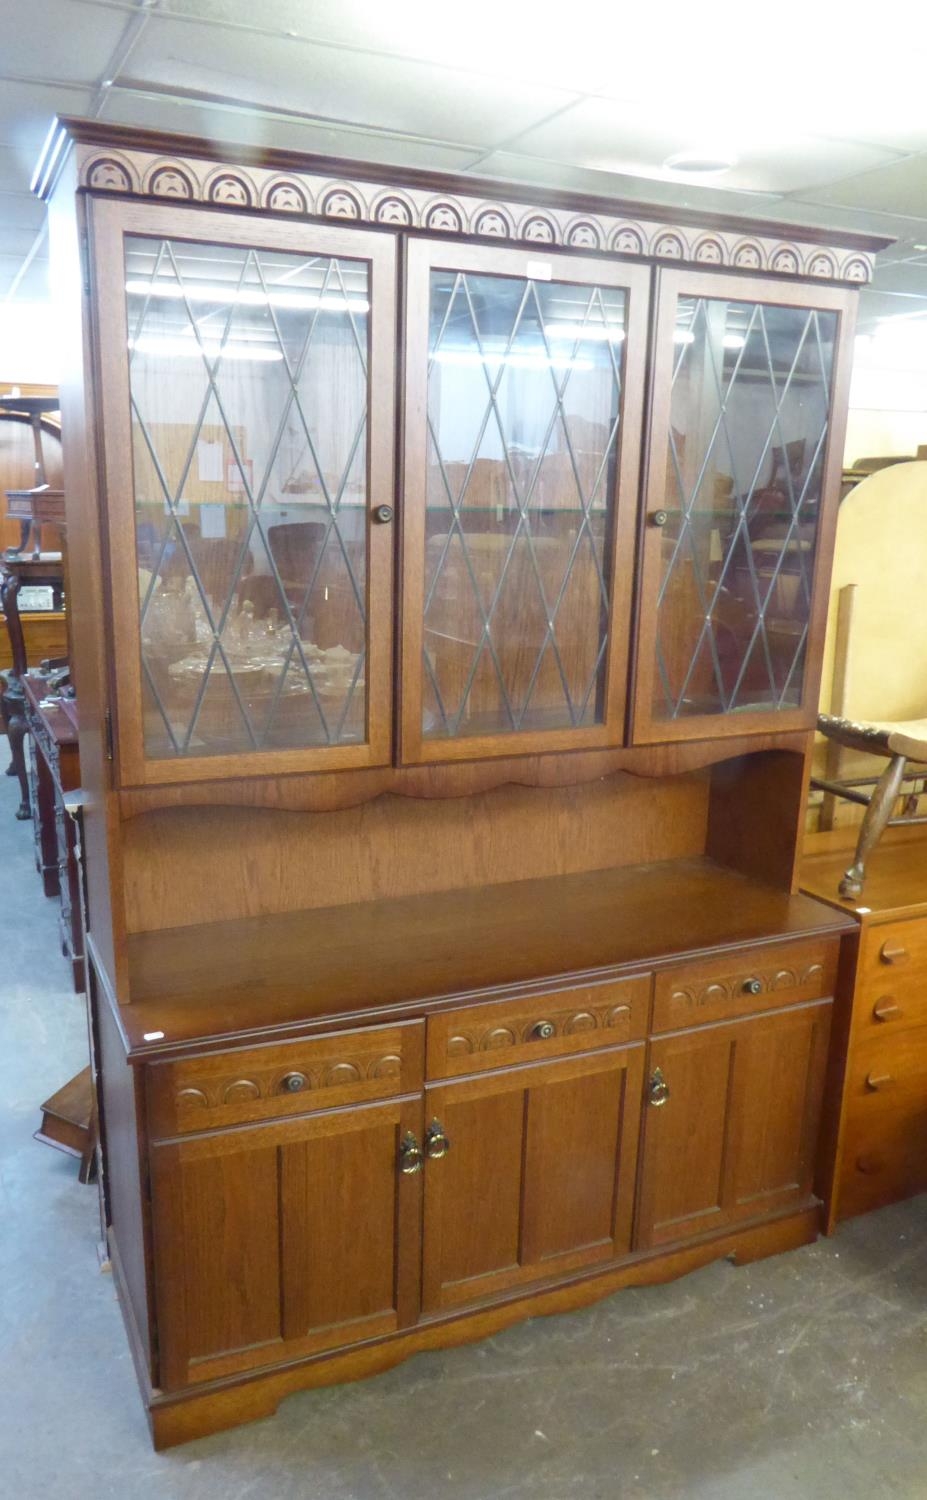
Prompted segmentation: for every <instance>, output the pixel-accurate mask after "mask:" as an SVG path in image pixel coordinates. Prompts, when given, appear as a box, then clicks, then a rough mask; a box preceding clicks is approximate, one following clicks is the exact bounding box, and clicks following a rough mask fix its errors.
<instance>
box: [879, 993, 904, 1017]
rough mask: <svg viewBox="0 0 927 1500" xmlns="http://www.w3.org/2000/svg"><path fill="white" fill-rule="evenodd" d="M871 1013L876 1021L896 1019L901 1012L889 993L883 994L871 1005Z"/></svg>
mask: <svg viewBox="0 0 927 1500" xmlns="http://www.w3.org/2000/svg"><path fill="white" fill-rule="evenodd" d="M872 1014H873V1017H874V1019H875V1020H876V1021H897V1019H898V1017H899V1016H900V1015H901V1014H902V1010H901V1006H900V1005H896V1004H895V1002H894V1000H893V999H892V997H891V995H883V996H882V999H881V1000H877V1001H876V1003H875V1005H874V1006H873V1007H872Z"/></svg>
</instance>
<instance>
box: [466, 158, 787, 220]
mask: <svg viewBox="0 0 927 1500" xmlns="http://www.w3.org/2000/svg"><path fill="white" fill-rule="evenodd" d="M471 170H472V172H473V174H474V175H475V176H477V177H496V178H498V179H499V180H500V181H501V182H521V183H528V184H530V185H531V186H536V187H539V188H561V189H565V190H572V191H573V192H578V193H593V194H596V195H597V196H599V197H602V198H615V199H626V200H630V201H631V202H635V203H650V204H653V205H654V206H661V207H665V208H672V209H677V210H678V211H679V212H680V213H684V212H685V211H686V210H687V209H689V210H696V211H700V212H706V213H707V212H712V211H715V212H719V213H728V214H742V215H743V216H744V217H748V218H749V217H753V218H756V217H757V216H759V217H760V218H762V217H769V218H781V217H782V212H781V209H782V201H783V200H782V199H781V197H779V196H778V195H777V194H766V193H734V192H723V191H722V190H721V189H719V188H710V187H696V186H690V185H689V184H679V183H671V182H661V181H659V180H657V179H656V178H650V177H635V176H633V175H631V174H630V173H623V172H609V171H604V170H598V169H596V168H593V167H577V166H569V165H567V164H566V163H565V162H558V161H544V160H542V159H541V158H540V157H537V156H523V155H521V154H520V153H519V152H517V151H494V152H491V153H489V154H488V155H486V156H484V157H481V158H480V159H479V160H478V161H477V162H476V163H475V165H474V166H473V168H472V169H471Z"/></svg>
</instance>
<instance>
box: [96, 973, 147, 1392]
mask: <svg viewBox="0 0 927 1500" xmlns="http://www.w3.org/2000/svg"><path fill="white" fill-rule="evenodd" d="M90 984H91V988H92V990H93V1001H94V1003H95V1005H96V1014H97V1026H98V1033H99V1070H100V1072H99V1077H98V1079H97V1088H98V1092H99V1096H100V1100H101V1104H102V1109H101V1117H102V1138H103V1162H104V1174H105V1180H106V1201H107V1205H108V1226H107V1227H108V1229H109V1232H110V1235H111V1237H112V1239H113V1240H114V1241H115V1244H116V1249H117V1254H118V1257H119V1265H120V1270H121V1273H122V1278H123V1289H124V1292H125V1294H126V1296H127V1297H128V1299H129V1302H130V1304H131V1312H132V1315H133V1317H134V1320H135V1326H136V1329H137V1331H138V1335H139V1338H140V1340H141V1344H142V1350H143V1354H144V1359H145V1361H146V1363H147V1365H148V1367H149V1372H150V1373H153V1372H151V1363H152V1359H151V1331H150V1317H149V1305H148V1284H149V1282H148V1251H147V1245H148V1226H147V1222H146V1207H145V1204H146V1200H145V1197H144V1192H143V1187H142V1176H141V1168H140V1154H141V1153H140V1143H139V1129H140V1126H141V1128H144V1127H143V1124H142V1111H141V1105H140V1096H139V1094H138V1088H137V1085H138V1079H137V1074H136V1071H135V1069H134V1068H132V1067H130V1066H129V1064H128V1063H127V1062H126V1056H125V1048H124V1046H123V1043H122V1038H121V1036H120V1034H119V1029H118V1027H117V1025H116V1021H115V1019H114V1017H113V1014H112V1012H111V1010H110V1008H109V1003H108V1001H107V999H106V997H105V995H103V994H101V993H100V986H99V985H98V983H97V981H96V978H95V975H94V972H93V968H92V966H91V970H90Z"/></svg>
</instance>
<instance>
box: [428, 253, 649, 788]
mask: <svg viewBox="0 0 927 1500" xmlns="http://www.w3.org/2000/svg"><path fill="white" fill-rule="evenodd" d="M406 248H407V256H406V273H405V283H406V296H405V309H406V311H405V326H404V361H405V371H404V380H403V397H404V399H403V437H402V462H403V491H402V492H403V507H402V509H403V517H402V572H401V577H402V596H401V611H400V620H401V632H402V636H401V646H400V659H401V674H400V681H401V733H400V752H401V753H400V759H401V761H402V763H403V764H404V765H421V764H430V763H434V762H438V761H460V760H483V759H487V758H491V757H495V756H503V755H535V754H540V753H542V752H545V751H555V750H581V749H593V748H596V747H603V746H609V745H621V744H623V743H624V721H625V708H626V697H627V678H628V661H629V640H630V626H631V596H632V581H633V576H634V526H635V522H634V515H635V508H636V497H637V492H638V485H639V479H640V452H641V436H642V426H643V395H644V385H645V380H644V372H645V366H646V358H647V322H648V316H649V305H650V282H651V270H650V267H649V266H647V265H641V264H633V263H630V262H627V261H621V260H617V259H616V260H604V259H599V258H596V257H593V256H571V255H569V254H564V253H562V252H558V251H556V250H551V249H550V248H549V247H548V246H546V245H543V246H538V247H537V248H536V249H532V248H530V247H528V246H525V247H524V248H518V249H516V248H512V247H511V246H497V245H485V244H484V245H471V244H460V243H454V242H453V241H451V242H448V241H447V240H437V239H427V238H424V237H422V236H418V235H411V236H410V237H409V239H408V241H407V247H406ZM432 270H448V271H462V272H476V273H482V274H485V275H497V276H508V277H522V278H524V279H526V280H532V279H533V280H539V281H543V282H544V283H545V284H546V283H548V282H550V281H562V282H564V283H567V284H574V285H576V284H579V285H586V286H607V287H613V288H617V289H623V290H624V291H625V292H626V294H627V317H626V324H625V330H626V331H625V339H624V341H623V345H622V349H623V361H624V363H623V371H622V383H621V392H620V400H621V419H620V422H619V428H618V451H617V457H616V468H615V473H616V483H615V497H614V498H615V509H614V515H613V519H612V537H611V544H610V552H609V556H608V557H607V559H606V562H607V568H608V577H609V580H610V590H611V611H610V620H609V625H608V642H607V645H606V659H605V677H604V682H605V715H604V719H603V722H602V723H601V724H595V725H591V726H589V727H587V728H581V729H569V728H565V729H550V730H546V729H545V730H533V731H528V732H526V733H519V732H517V731H512V732H505V733H498V734H487V735H473V736H466V737H461V738H458V739H450V738H448V739H426V738H425V736H424V735H423V733H422V697H423V693H422V686H423V671H422V652H423V643H424V618H423V616H424V566H425V564H424V549H425V513H426V504H425V502H426V473H427V462H426V455H427V428H426V418H427V400H428V340H429V316H430V286H429V274H430V272H431V271H432Z"/></svg>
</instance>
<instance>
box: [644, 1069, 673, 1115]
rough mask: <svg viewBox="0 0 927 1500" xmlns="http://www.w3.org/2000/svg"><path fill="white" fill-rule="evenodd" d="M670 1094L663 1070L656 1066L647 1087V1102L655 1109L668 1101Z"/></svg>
mask: <svg viewBox="0 0 927 1500" xmlns="http://www.w3.org/2000/svg"><path fill="white" fill-rule="evenodd" d="M669 1096H670V1090H669V1084H668V1083H667V1081H666V1079H665V1078H664V1077H663V1070H662V1069H661V1068H654V1070H653V1072H652V1073H651V1075H650V1083H649V1084H648V1087H647V1103H648V1104H652V1105H653V1107H654V1109H660V1108H661V1107H662V1106H663V1105H664V1104H665V1103H666V1101H667V1099H668V1098H669Z"/></svg>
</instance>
